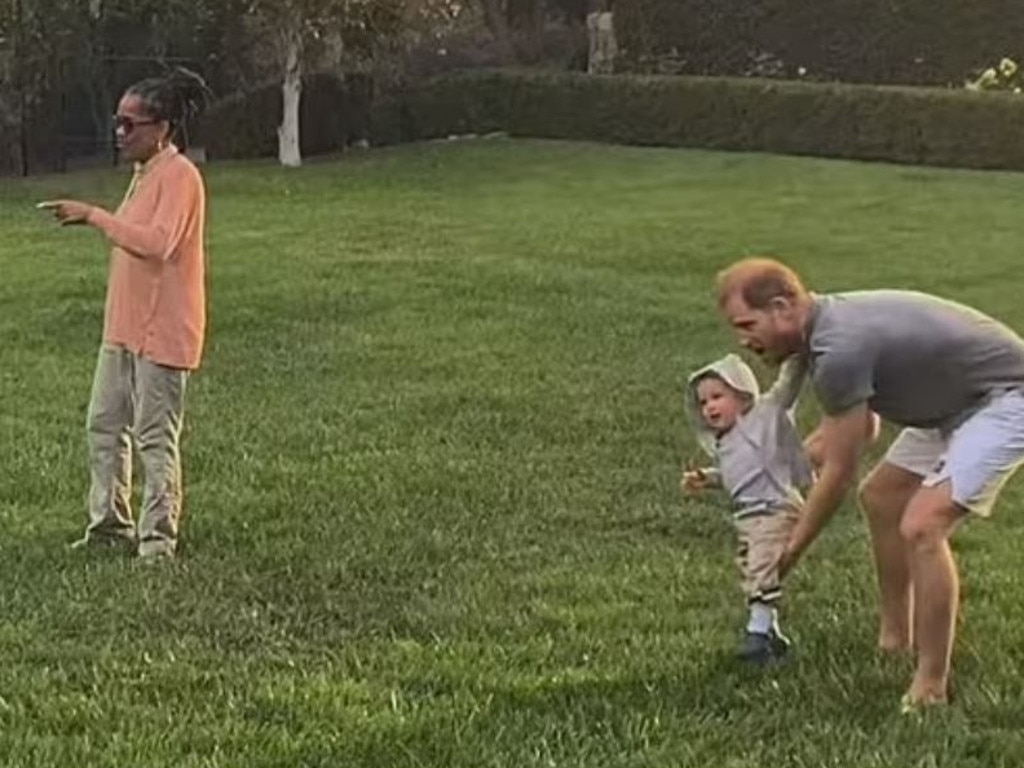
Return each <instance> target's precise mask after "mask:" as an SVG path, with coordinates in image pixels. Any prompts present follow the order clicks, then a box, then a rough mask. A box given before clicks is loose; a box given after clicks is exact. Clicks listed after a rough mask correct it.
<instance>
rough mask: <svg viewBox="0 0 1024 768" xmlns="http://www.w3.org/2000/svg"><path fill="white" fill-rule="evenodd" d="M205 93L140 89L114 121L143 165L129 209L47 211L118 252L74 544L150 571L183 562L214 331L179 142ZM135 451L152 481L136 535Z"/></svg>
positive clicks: (198, 222)
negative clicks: (202, 364) (189, 418)
mask: <svg viewBox="0 0 1024 768" xmlns="http://www.w3.org/2000/svg"><path fill="white" fill-rule="evenodd" d="M208 96H209V90H208V89H207V87H206V84H205V83H204V82H203V80H202V79H201V78H200V77H199V76H198V75H196V74H194V73H192V72H189V71H188V70H184V69H178V70H175V71H173V72H171V73H170V74H168V75H167V76H165V77H159V78H150V79H147V80H143V81H141V82H139V83H136V84H135V85H133V86H131V87H130V88H129V89H128V90H127V91H126V92H125V94H124V96H123V97H122V98H121V101H120V104H119V105H118V108H117V115H116V116H115V124H116V129H117V142H118V146H119V148H120V150H121V153H122V156H123V157H125V158H126V159H127V160H129V161H132V162H133V163H134V167H135V173H134V175H133V176H132V180H131V184H130V185H129V187H128V191H127V192H126V193H125V196H124V200H123V201H122V202H121V205H120V206H119V207H118V208H117V210H116V211H114V212H113V213H111V212H109V211H106V210H104V209H103V208H101V207H99V206H96V205H90V204H87V203H82V202H78V201H75V200H52V201H48V202H44V203H40V207H41V208H46V209H49V210H52V211H53V213H54V216H55V217H56V219H57V220H58V221H59V222H60V223H61V224H62V225H68V224H87V225H90V226H92V227H95V228H96V229H98V230H99V231H100V232H102V233H103V234H104V235H105V236H106V238H107V239H108V240H109V241H110V243H111V244H112V246H113V248H112V253H111V257H110V272H109V280H108V285H107V298H106V310H105V318H104V327H103V342H102V345H101V347H100V352H99V359H98V362H97V365H96V373H95V377H94V380H93V387H92V397H91V399H90V402H89V413H88V418H87V436H88V445H89V463H90V470H91V487H90V491H89V522H88V526H87V528H86V533H85V537H84V538H83V539H81V540H80V541H78V542H76V543H75V544H74V545H73V546H75V547H90V548H91V547H93V546H99V547H114V548H117V549H120V548H122V547H124V548H125V549H127V550H129V551H133V552H137V553H138V555H139V557H140V558H142V559H143V560H144V561H146V562H156V561H160V560H163V559H167V558H172V557H173V556H174V553H175V549H176V546H177V542H178V523H179V519H180V516H181V506H182V480H181V454H180V440H181V431H182V421H183V415H184V397H185V382H186V379H187V378H188V375H189V372H191V371H194V370H195V369H196V368H198V367H199V361H200V357H201V354H202V347H203V337H204V332H205V325H206V288H205V275H204V267H205V257H204V253H203V240H204V232H203V228H204V214H205V191H204V186H203V180H202V178H201V176H200V175H199V171H198V169H197V168H196V167H195V166H194V165H193V164H192V162H191V161H190V160H189V159H188V158H186V157H185V155H184V154H182V153H181V152H180V151H179V150H178V147H177V146H176V144H175V142H176V141H180V140H181V138H182V137H183V135H184V132H185V131H186V130H187V126H188V124H189V123H190V122H191V121H192V120H193V119H195V118H197V117H198V116H199V114H200V113H201V112H202V110H203V109H204V108H205V106H206V103H207V99H208ZM133 449H134V450H135V451H137V452H138V457H139V459H140V460H141V464H142V469H143V473H144V484H143V496H142V509H141V514H140V515H139V521H138V526H136V523H135V520H134V518H133V516H132V511H131V507H130V498H131V487H132V473H131V464H132V453H133Z"/></svg>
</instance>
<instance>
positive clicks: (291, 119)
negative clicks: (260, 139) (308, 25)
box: [277, 30, 302, 168]
mask: <svg viewBox="0 0 1024 768" xmlns="http://www.w3.org/2000/svg"><path fill="white" fill-rule="evenodd" d="M284 54H285V55H284V62H285V63H284V83H283V84H282V86H281V93H282V96H283V97H284V110H283V114H282V116H281V125H280V126H278V128H277V156H278V159H279V160H280V161H281V165H283V166H285V167H287V168H298V167H299V166H300V165H302V149H301V147H300V145H299V105H300V104H301V102H302V36H301V33H299V32H298V31H296V30H289V31H288V32H286V33H285V51H284Z"/></svg>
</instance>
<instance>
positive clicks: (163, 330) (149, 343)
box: [88, 145, 206, 370]
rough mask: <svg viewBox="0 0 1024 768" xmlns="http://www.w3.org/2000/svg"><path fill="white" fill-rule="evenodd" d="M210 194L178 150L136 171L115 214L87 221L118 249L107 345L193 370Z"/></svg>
mask: <svg viewBox="0 0 1024 768" xmlns="http://www.w3.org/2000/svg"><path fill="white" fill-rule="evenodd" d="M205 208H206V193H205V190H204V187H203V180H202V177H201V176H200V175H199V170H198V169H197V168H196V167H195V166H194V165H193V164H192V162H191V161H190V160H189V159H188V158H186V157H185V156H184V155H182V154H180V153H179V152H178V150H177V148H176V147H174V145H171V146H169V147H167V148H166V149H164V150H161V151H160V152H159V153H157V154H156V155H154V156H153V157H152V158H150V159H149V160H148V161H147V162H146V163H144V164H141V165H137V166H136V169H135V175H134V177H133V178H132V183H131V186H130V187H129V188H128V192H127V194H126V195H125V199H124V201H123V202H122V203H121V205H120V207H119V208H118V209H117V211H116V213H108V212H107V211H104V210H103V209H101V208H93V209H92V211H91V212H90V214H89V217H88V222H89V223H90V224H92V225H93V226H95V227H96V228H97V229H99V230H100V231H102V232H103V233H104V234H105V235H106V236H107V238H108V239H109V240H110V241H111V242H112V243H113V244H114V249H113V252H112V253H111V256H110V278H109V281H108V283H107V303H106V316H105V319H104V327H103V340H104V341H105V342H106V343H108V344H116V345H119V346H123V347H126V348H127V349H129V350H131V351H132V352H134V353H135V354H138V355H141V356H142V357H145V358H146V359H148V360H152V361H153V362H154V363H158V364H159V365H165V366H168V367H171V368H183V369H189V370H191V369H195V368H198V367H199V361H200V358H201V357H202V350H203V338H204V335H205V332H206V283H205V280H206V278H205V266H206V265H205V256H204V253H203V238H204V232H203V228H204V219H205Z"/></svg>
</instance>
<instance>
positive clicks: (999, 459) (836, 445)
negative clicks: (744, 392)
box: [718, 259, 1024, 708]
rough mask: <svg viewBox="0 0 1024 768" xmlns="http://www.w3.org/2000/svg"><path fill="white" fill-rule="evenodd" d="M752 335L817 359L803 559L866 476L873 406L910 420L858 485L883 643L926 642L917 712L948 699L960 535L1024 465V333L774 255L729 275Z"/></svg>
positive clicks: (724, 291)
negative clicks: (850, 288) (808, 278)
mask: <svg viewBox="0 0 1024 768" xmlns="http://www.w3.org/2000/svg"><path fill="white" fill-rule="evenodd" d="M718 292H719V293H718V296H719V305H720V307H721V310H722V312H723V314H724V315H725V317H726V318H727V319H728V321H729V323H730V324H731V325H732V327H733V329H734V330H735V331H736V333H737V335H738V336H739V339H740V342H741V343H742V344H743V345H744V346H745V347H747V348H748V349H750V350H751V351H753V352H755V353H757V354H759V355H762V356H763V357H765V358H768V359H770V360H775V361H781V360H783V359H785V358H787V357H789V356H790V355H793V354H803V355H806V356H807V357H808V365H809V369H810V375H811V380H812V383H813V387H814V390H815V393H816V395H817V397H818V400H819V401H820V403H821V406H822V408H823V410H824V412H825V416H824V418H823V420H822V423H821V426H820V427H819V434H818V438H819V445H820V448H821V452H822V459H821V460H822V466H821V471H820V474H819V476H818V480H817V482H816V483H815V485H814V487H813V488H812V490H811V492H810V494H809V496H808V498H807V503H806V505H805V507H804V510H803V513H802V516H801V519H800V522H799V523H798V524H797V526H796V528H795V530H794V531H793V534H792V536H791V538H790V542H789V546H788V548H787V550H786V554H785V555H784V556H783V561H782V564H781V569H782V571H783V572H785V571H786V570H788V569H790V568H792V566H793V565H794V564H795V563H796V561H797V560H798V559H799V558H800V556H801V555H802V553H803V552H804V550H806V548H807V547H808V546H809V545H810V544H811V542H812V541H813V540H814V539H815V537H817V535H818V534H819V532H820V531H821V529H822V528H823V527H824V525H825V523H826V522H827V521H828V519H829V517H830V516H831V515H832V513H833V512H834V511H835V509H836V507H838V505H839V504H840V502H841V501H842V498H843V496H844V495H845V493H846V491H847V489H848V488H849V486H850V485H851V483H852V482H853V480H854V477H855V475H856V469H857V461H858V458H859V456H860V453H861V451H862V449H863V447H864V443H865V440H866V437H865V430H864V423H865V419H867V418H869V417H870V411H874V412H876V413H878V414H879V415H880V416H881V417H882V418H884V419H886V420H887V421H890V422H892V423H894V424H897V425H899V426H901V427H903V428H904V429H903V431H902V432H901V433H900V434H899V436H898V437H897V438H896V440H895V441H894V442H893V444H892V446H891V447H890V448H889V451H888V453H887V454H886V456H885V458H884V459H883V460H882V461H881V462H880V463H879V464H878V466H876V467H875V468H874V469H873V470H872V471H871V473H870V474H869V476H868V477H867V478H866V479H865V481H864V483H863V484H862V486H861V489H860V498H861V502H862V505H863V506H864V509H865V512H866V515H867V519H868V524H869V529H870V532H871V538H872V544H873V546H874V553H875V564H876V568H877V571H878V582H879V592H880V599H881V629H880V635H879V643H880V645H881V646H882V648H884V649H886V650H895V651H899V650H907V649H910V648H915V649H916V651H917V668H916V671H915V673H914V678H913V681H912V682H911V685H910V688H909V690H908V691H907V693H906V695H905V696H904V699H903V703H904V707H905V708H914V707H919V706H927V705H930V704H940V703H944V702H945V701H946V697H947V681H948V677H949V664H950V654H951V650H952V645H953V631H954V626H955V620H956V613H957V603H958V577H957V570H956V564H955V562H954V560H953V556H952V553H951V551H950V548H949V537H950V535H951V534H952V533H953V531H954V529H955V528H956V526H957V525H958V524H959V522H960V521H961V520H962V519H964V517H965V516H966V515H967V514H968V513H973V514H977V515H981V516H986V515H988V514H989V512H990V510H991V507H992V504H993V502H994V501H995V499H996V496H997V495H998V492H999V490H1000V488H1001V487H1002V485H1003V483H1005V482H1006V480H1007V479H1008V478H1009V477H1010V476H1011V475H1012V474H1013V472H1014V471H1015V470H1016V469H1017V468H1018V467H1019V466H1020V464H1021V463H1022V461H1024V340H1022V339H1021V338H1020V337H1019V336H1017V335H1016V334H1015V333H1014V332H1013V331H1011V330H1010V329H1009V328H1007V327H1006V326H1004V325H1002V324H1001V323H999V322H997V321H996V320H993V319H992V318H990V317H988V316H986V315H983V314H982V313H980V312H978V311H976V310H973V309H970V308H969V307H965V306H963V305H960V304H955V303H953V302H950V301H945V300H943V299H940V298H937V297H934V296H929V295H927V294H922V293H915V292H910V291H862V292H853V293H841V294H833V295H823V296H818V295H813V294H810V293H808V292H807V291H806V290H805V289H804V287H803V285H802V283H801V281H800V278H799V277H798V276H797V275H796V273H794V272H793V271H792V270H791V269H789V268H788V267H786V266H785V265H783V264H781V263H779V262H777V261H773V260H770V259H746V260H744V261H740V262H737V263H736V264H734V265H732V266H731V267H729V268H728V269H726V270H725V271H723V272H722V273H721V274H720V275H719V278H718Z"/></svg>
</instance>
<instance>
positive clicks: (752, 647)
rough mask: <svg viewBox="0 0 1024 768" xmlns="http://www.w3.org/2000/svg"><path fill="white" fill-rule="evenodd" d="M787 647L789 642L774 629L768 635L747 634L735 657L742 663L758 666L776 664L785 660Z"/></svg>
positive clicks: (787, 651)
mask: <svg viewBox="0 0 1024 768" xmlns="http://www.w3.org/2000/svg"><path fill="white" fill-rule="evenodd" d="M789 646H790V642H789V640H788V639H786V637H785V636H783V635H782V634H781V633H780V632H779V631H778V630H776V629H773V630H772V631H771V632H769V633H768V634H764V633H762V632H747V633H746V634H745V635H744V636H743V641H742V642H741V643H740V649H739V651H737V653H736V655H737V656H739V657H740V658H741V659H742V660H743V661H746V662H749V663H751V664H758V665H760V666H765V665H768V664H777V663H778V662H780V661H782V660H783V659H785V658H786V655H787V654H788V653H789Z"/></svg>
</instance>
